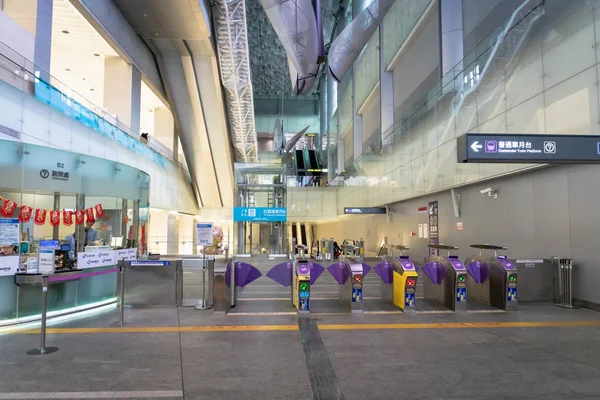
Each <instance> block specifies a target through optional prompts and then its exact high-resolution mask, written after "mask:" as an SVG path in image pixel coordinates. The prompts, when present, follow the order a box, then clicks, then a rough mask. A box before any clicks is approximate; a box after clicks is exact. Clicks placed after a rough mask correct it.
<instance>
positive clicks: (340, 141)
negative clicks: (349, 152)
mask: <svg viewBox="0 0 600 400" xmlns="http://www.w3.org/2000/svg"><path fill="white" fill-rule="evenodd" d="M340 136H341V133H340V132H338V141H337V143H338V145H337V156H338V165H337V167H338V174H341V173H342V171H343V170H344V168H345V166H344V161H345V160H344V139H342V138H341V137H340Z"/></svg>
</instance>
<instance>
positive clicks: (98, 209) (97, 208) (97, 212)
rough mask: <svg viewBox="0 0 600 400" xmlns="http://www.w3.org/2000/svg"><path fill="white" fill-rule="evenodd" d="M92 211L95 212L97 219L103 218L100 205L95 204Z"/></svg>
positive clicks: (102, 210)
mask: <svg viewBox="0 0 600 400" xmlns="http://www.w3.org/2000/svg"><path fill="white" fill-rule="evenodd" d="M94 209H95V210H96V215H97V216H98V218H102V217H104V209H103V208H102V204H96V205H95V206H94Z"/></svg>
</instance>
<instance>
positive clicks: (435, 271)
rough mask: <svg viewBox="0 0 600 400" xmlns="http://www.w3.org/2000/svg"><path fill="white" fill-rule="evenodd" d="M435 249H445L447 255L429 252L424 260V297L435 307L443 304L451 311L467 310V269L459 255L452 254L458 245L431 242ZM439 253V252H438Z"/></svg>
mask: <svg viewBox="0 0 600 400" xmlns="http://www.w3.org/2000/svg"><path fill="white" fill-rule="evenodd" d="M428 247H429V248H430V249H434V250H438V251H439V250H445V251H446V252H447V254H446V256H445V257H444V256H439V255H437V254H429V255H428V256H427V257H425V260H424V261H423V266H422V267H421V273H422V274H423V275H425V276H426V277H427V278H424V279H423V292H424V295H423V298H424V300H425V301H426V302H427V303H428V304H429V305H430V306H433V307H436V306H442V307H444V308H446V309H449V310H451V311H467V270H466V268H465V266H464V265H463V263H462V262H461V261H460V259H459V258H458V256H456V255H452V254H450V252H451V251H452V250H458V247H455V246H449V245H445V244H430V245H429V246H428ZM436 253H437V252H436Z"/></svg>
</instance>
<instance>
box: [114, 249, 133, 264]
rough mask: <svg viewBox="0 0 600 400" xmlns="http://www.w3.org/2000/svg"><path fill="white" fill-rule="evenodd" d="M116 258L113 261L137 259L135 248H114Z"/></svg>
mask: <svg viewBox="0 0 600 400" xmlns="http://www.w3.org/2000/svg"><path fill="white" fill-rule="evenodd" d="M115 253H116V260H115V261H117V262H118V261H121V260H125V261H132V260H136V259H137V249H122V250H116V251H115Z"/></svg>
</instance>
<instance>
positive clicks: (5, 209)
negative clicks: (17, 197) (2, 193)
mask: <svg viewBox="0 0 600 400" xmlns="http://www.w3.org/2000/svg"><path fill="white" fill-rule="evenodd" d="M16 209H17V203H16V202H14V201H10V200H9V199H4V204H3V205H2V208H0V214H2V215H3V216H5V217H6V218H9V217H12V215H13V214H14V212H15V210H16Z"/></svg>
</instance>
